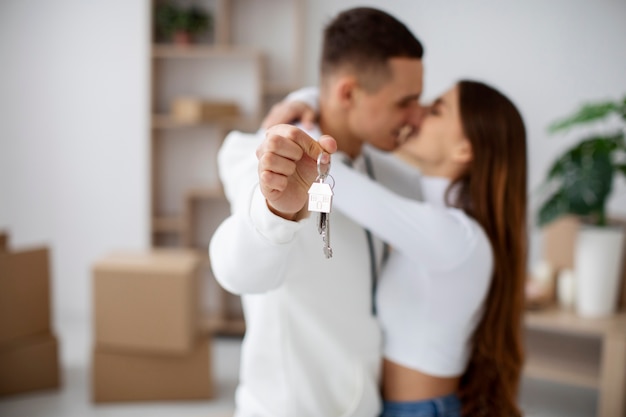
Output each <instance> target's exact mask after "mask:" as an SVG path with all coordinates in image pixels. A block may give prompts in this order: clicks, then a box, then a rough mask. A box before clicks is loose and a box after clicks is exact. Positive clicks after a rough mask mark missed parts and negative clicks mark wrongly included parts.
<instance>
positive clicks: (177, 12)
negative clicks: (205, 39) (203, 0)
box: [155, 2, 213, 45]
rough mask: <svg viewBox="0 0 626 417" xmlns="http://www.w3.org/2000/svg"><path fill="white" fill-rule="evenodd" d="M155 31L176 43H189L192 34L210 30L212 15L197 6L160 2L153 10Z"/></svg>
mask: <svg viewBox="0 0 626 417" xmlns="http://www.w3.org/2000/svg"><path fill="white" fill-rule="evenodd" d="M155 26H156V29H157V32H158V33H159V34H160V35H162V36H165V37H166V38H168V39H173V40H174V42H175V43H176V44H179V45H189V44H190V43H191V42H192V40H193V38H194V36H197V35H199V34H201V33H204V32H206V31H208V30H210V29H211V28H212V26H213V18H212V16H211V15H210V14H209V13H207V12H206V11H204V10H203V9H201V8H199V7H198V6H195V5H194V6H191V7H183V6H180V5H178V4H176V3H174V2H166V3H161V4H159V5H158V6H157V8H156V12H155Z"/></svg>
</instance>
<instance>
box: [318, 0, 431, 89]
mask: <svg viewBox="0 0 626 417" xmlns="http://www.w3.org/2000/svg"><path fill="white" fill-rule="evenodd" d="M423 54H424V49H423V47H422V44H421V43H420V41H419V40H418V39H417V38H416V37H415V36H414V35H413V34H412V33H411V31H410V30H409V29H408V28H407V27H406V26H405V25H404V24H403V23H402V22H400V21H399V20H398V19H396V18H395V17H393V16H391V15H389V14H387V13H385V12H383V11H381V10H377V9H374V8H370V7H357V8H353V9H348V10H345V11H343V12H341V13H339V15H337V17H335V18H334V19H333V20H332V21H331V22H330V23H329V24H328V26H326V29H325V30H324V44H323V47H322V60H321V61H322V62H321V75H322V79H324V78H325V77H327V76H328V75H330V74H332V73H334V72H336V71H337V70H339V69H348V70H350V71H352V72H354V73H355V74H356V75H357V78H358V79H359V82H360V83H362V84H363V85H362V86H363V87H364V88H367V89H370V90H376V89H378V87H379V86H380V85H381V84H382V83H383V82H384V81H386V80H387V79H388V78H389V77H390V75H391V72H390V69H389V66H388V62H389V60H390V59H391V58H414V59H421V58H422V56H423Z"/></svg>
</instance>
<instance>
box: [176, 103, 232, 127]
mask: <svg viewBox="0 0 626 417" xmlns="http://www.w3.org/2000/svg"><path fill="white" fill-rule="evenodd" d="M171 111H172V117H173V118H174V120H175V121H177V122H180V123H200V122H203V121H208V120H216V119H221V118H225V117H236V116H238V115H239V106H238V105H237V103H234V102H230V101H206V100H201V99H197V98H191V97H181V98H177V99H175V100H174V101H173V102H172V109H171Z"/></svg>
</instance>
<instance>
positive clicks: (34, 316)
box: [0, 248, 50, 346]
mask: <svg viewBox="0 0 626 417" xmlns="http://www.w3.org/2000/svg"><path fill="white" fill-rule="evenodd" d="M49 330H50V270H49V254H48V249H46V248H40V249H30V250H23V251H18V252H2V253H0V346H2V345H3V344H6V343H8V342H11V341H13V340H16V339H20V338H24V337H28V336H32V335H36V334H40V333H47V332H49Z"/></svg>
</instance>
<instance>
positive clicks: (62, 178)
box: [0, 0, 626, 417]
mask: <svg viewBox="0 0 626 417" xmlns="http://www.w3.org/2000/svg"><path fill="white" fill-rule="evenodd" d="M157 4H162V2H152V1H150V0H107V1H84V0H82V1H81V0H50V1H43V0H2V1H0V57H2V58H1V59H2V61H1V64H0V132H1V133H0V230H4V231H5V232H6V233H7V235H8V236H9V247H10V248H13V249H15V250H17V249H20V248H25V247H31V246H36V245H45V246H47V247H48V248H49V249H50V257H49V265H50V271H49V272H50V299H51V311H50V317H51V326H52V328H54V329H56V331H57V333H58V335H59V339H60V340H59V346H60V347H59V349H60V358H61V368H62V369H64V370H65V371H62V372H67V370H68V369H71V370H72V372H71V373H66V374H64V375H65V376H64V384H63V387H62V388H61V394H59V393H47V394H41V395H43V397H42V396H41V395H40V396H37V394H29V395H26V396H18V397H9V398H8V399H0V415H3V416H4V415H7V416H9V415H33V416H34V415H41V416H44V415H46V416H48V415H72V414H71V413H77V414H76V415H91V414H89V413H91V412H98V413H101V414H97V415H108V414H109V413H110V414H111V415H135V414H132V413H137V415H143V414H142V413H144V412H146V410H149V411H150V412H151V413H153V414H154V413H157V412H159V411H157V410H163V409H165V410H168V412H170V411H171V412H176V413H177V415H207V416H208V415H218V414H210V413H209V411H207V410H209V408H208V407H210V406H211V405H210V404H211V401H208V402H207V403H205V402H202V401H201V402H200V403H194V405H193V406H191V408H189V409H188V410H189V411H183V410H182V409H179V408H169V409H168V408H167V407H171V406H170V405H167V406H162V407H155V406H150V407H153V408H143V409H142V408H131V409H128V408H123V407H122V408H104V409H103V408H99V409H98V408H96V409H95V410H96V411H92V408H91V407H92V406H91V405H90V395H89V393H88V392H87V391H88V390H89V388H88V387H87V388H81V389H80V390H79V391H72V392H74V393H73V394H72V395H74V396H75V397H63V398H66V400H64V401H59V400H57V399H55V398H56V397H55V396H59V395H66V394H65V393H66V392H67V391H68V390H74V388H72V387H73V386H74V385H73V384H74V383H76V384H79V383H85V384H87V385H88V384H89V381H88V379H89V377H88V375H89V366H90V364H89V361H90V349H92V344H93V343H92V338H93V336H92V332H93V328H92V323H93V320H94V317H93V314H94V313H93V312H94V306H93V300H94V298H95V295H94V292H93V288H92V284H93V282H94V281H93V279H94V269H93V268H94V265H95V264H96V263H97V262H98V261H99V260H102V259H103V257H105V256H106V255H107V254H109V253H111V252H112V251H116V250H148V249H150V248H152V247H182V248H187V249H192V250H193V251H195V252H201V253H202V252H204V253H205V252H206V246H207V245H208V241H209V239H210V235H211V231H212V230H213V229H214V227H215V225H216V224H218V223H219V221H220V219H221V218H223V216H224V215H225V214H226V213H227V207H226V206H225V204H224V202H223V200H222V198H221V197H220V196H221V194H220V191H219V183H218V179H217V174H216V169H215V152H216V151H217V149H218V148H219V144H220V141H221V139H222V138H223V136H224V135H225V134H226V133H227V132H228V131H229V130H230V129H233V128H238V129H243V130H250V131H253V130H254V129H255V126H256V125H257V123H258V122H259V120H260V117H261V116H262V115H263V114H264V113H265V111H267V109H268V108H269V106H270V105H271V104H272V103H273V102H275V101H276V100H279V99H280V98H282V97H283V96H284V95H285V94H286V93H287V92H289V91H290V90H292V89H295V88H299V87H302V86H308V85H315V84H316V83H317V80H318V74H317V71H318V64H317V62H318V58H319V52H320V40H321V33H322V29H323V27H324V25H325V23H326V22H328V20H329V19H330V18H332V17H333V16H334V15H335V14H336V13H337V12H339V11H341V10H343V9H346V8H349V7H353V6H358V5H368V6H374V7H378V8H380V9H383V10H385V11H388V12H390V13H391V14H393V15H395V16H396V17H398V18H400V19H401V20H402V21H403V22H405V23H406V24H407V26H409V28H410V29H411V30H412V31H413V32H414V33H415V34H416V35H417V37H418V38H419V39H420V40H421V41H422V43H423V44H424V46H425V58H424V65H425V80H424V81H425V82H424V85H425V90H424V94H425V100H430V99H433V98H435V97H436V96H437V95H439V94H440V93H442V92H444V91H445V90H446V89H447V88H448V87H449V86H451V85H452V84H453V83H454V82H455V81H456V80H458V79H460V78H471V79H477V80H482V81H486V82H488V83H489V84H492V85H494V86H495V87H497V88H499V89H500V90H501V91H503V92H504V93H505V94H507V95H508V96H509V97H510V98H511V99H512V101H513V102H514V103H516V104H517V106H518V108H519V109H520V110H521V112H522V115H523V117H524V120H525V123H526V127H527V133H528V146H529V189H528V192H529V196H530V199H529V204H530V206H529V215H530V218H529V225H530V230H529V233H530V236H531V248H530V257H529V267H530V269H531V270H533V269H534V270H536V268H534V267H535V266H536V265H537V264H538V263H540V262H542V261H543V260H545V259H544V258H545V256H544V254H545V252H546V247H545V245H544V243H545V239H544V229H542V228H540V227H539V226H537V218H538V215H537V213H538V210H539V208H540V205H541V203H542V198H541V197H539V196H538V194H537V190H538V188H539V186H540V184H542V182H543V181H544V179H545V178H546V174H547V172H548V169H549V168H550V166H551V164H552V163H553V161H554V160H555V159H556V158H558V157H559V156H561V155H562V154H563V152H564V151H565V150H567V149H568V148H569V147H571V146H573V145H575V144H576V143H578V141H579V139H580V137H581V133H580V132H579V131H567V132H565V133H562V134H560V133H559V134H549V133H548V126H549V125H550V124H551V123H553V122H554V121H556V120H560V119H562V118H563V117H564V116H568V115H571V114H573V113H574V112H575V111H576V110H577V109H578V108H580V106H581V105H583V104H585V103H591V102H603V101H613V102H618V103H621V102H623V100H624V98H625V96H626V48H625V47H624V41H625V40H626V25H625V24H624V22H626V2H625V1H623V0H599V1H594V2H590V1H585V0H552V1H549V2H546V1H539V0H525V1H521V0H519V1H510V2H501V1H497V0H472V1H462V0H451V1H446V2H432V1H422V0H386V1H382V0H379V1H351V0H332V1H331V0H316V1H313V0H213V1H211V0H204V1H197V2H191V1H178V2H176V4H178V5H180V6H181V7H188V6H190V5H197V6H199V7H200V8H201V9H202V10H205V11H206V12H208V14H209V19H208V22H207V21H204V25H205V26H206V29H207V30H205V31H202V32H199V33H198V34H197V35H196V36H195V37H192V39H191V41H190V42H191V43H190V45H187V46H185V45H183V46H181V45H180V44H178V43H177V42H185V41H184V40H182V41H181V40H175V39H174V36H173V33H170V32H168V29H167V28H164V27H157V26H158V25H157V23H156V18H157V16H159V14H158V13H156V12H155V11H156V6H157ZM161 11H163V10H161ZM202 25H203V22H202V19H200V26H202ZM602 123H604V124H603V125H602V126H603V129H604V128H606V129H611V128H614V127H615V128H617V129H619V126H620V125H619V123H620V122H619V120H618V118H609V119H608V121H607V122H602ZM607 201H608V203H607V206H606V209H607V212H608V213H609V215H610V216H612V217H623V218H626V182H625V181H624V176H619V175H617V176H616V177H615V181H614V182H613V185H612V190H611V193H610V196H609V198H608V200H607ZM558 245H559V244H558V243H557V246H558ZM199 256H200V255H199ZM620 256H621V255H620ZM200 257H201V256H200ZM200 263H201V267H200V270H201V273H200V275H201V281H202V288H203V289H202V295H201V301H200V304H201V309H202V311H203V312H204V317H209V318H210V320H209V322H208V324H207V323H205V327H204V329H205V331H206V332H208V333H211V334H213V333H214V334H215V335H216V336H215V340H216V341H217V342H218V343H217V344H215V350H214V352H213V361H214V365H215V368H214V374H213V378H214V379H215V380H216V381H217V382H216V384H217V385H216V386H217V387H218V388H217V392H218V394H217V400H215V399H214V400H213V402H215V401H218V402H219V407H218V408H219V409H218V410H217V412H218V413H222V412H224V413H228V412H229V410H230V408H229V407H231V403H232V389H233V387H234V384H235V381H236V372H237V363H236V362H237V360H238V343H239V342H240V339H239V337H240V334H241V331H242V329H241V319H240V315H238V314H239V313H238V305H237V300H235V299H229V298H228V297H227V296H225V295H224V294H222V293H221V292H220V291H219V289H217V288H216V286H215V284H214V283H213V282H212V280H211V277H210V269H209V268H208V266H207V262H206V259H201V260H200ZM552 266H553V267H554V265H552ZM554 272H555V271H554V270H553V269H552V270H551V273H554ZM620 288H621V287H620ZM620 291H621V290H620ZM622 308H623V307H622ZM231 318H232V320H231ZM220 320H221V321H220ZM537 320H541V319H540V318H539V319H537ZM620 320H621V319H620ZM534 323H535V324H536V326H538V327H537V328H539V329H540V330H541V331H543V330H545V326H547V327H550V326H551V325H545V326H544V324H542V323H543V322H541V321H539V322H534ZM537 323H538V324H537ZM618 323H620V324H624V323H626V322H624V321H621V322H618ZM542 326H544V327H542ZM558 326H559V325H557V327H558ZM573 326H574V327H576V325H573ZM585 326H586V324H585ZM598 326H599V327H598ZM598 326H592V327H593V328H601V330H598V331H597V332H594V331H591V332H590V333H585V337H586V338H587V339H588V338H589V337H590V336H589V334H591V335H592V336H593V337H597V338H598V340H599V341H598V344H597V345H593V346H591V347H590V348H589V349H587V350H591V351H593V352H594V353H593V355H596V356H595V362H598V363H600V365H594V366H596V368H597V367H598V366H600V368H598V369H600V371H598V370H597V369H596V371H593V372H596V374H594V375H595V377H594V378H595V379H593V380H592V382H588V381H587V380H584V381H583V382H582V383H578V384H573V385H574V386H573V387H569V388H568V387H566V386H567V384H562V382H563V380H565V382H567V379H568V378H569V376H567V375H566V376H564V377H561V378H560V380H559V377H558V376H557V377H556V378H552V379H553V380H554V379H556V381H557V382H558V381H560V383H558V384H553V383H552V382H546V381H547V380H550V378H538V379H537V380H536V381H534V382H533V381H531V382H528V381H525V383H524V387H523V388H524V390H523V401H524V404H525V406H526V410H527V411H528V413H529V415H536V416H548V415H550V416H552V415H562V416H565V415H567V416H572V415H581V416H582V415H596V413H599V411H597V410H598V409H602V407H601V406H600V404H602V400H601V392H602V389H603V387H605V386H607V385H606V384H609V383H611V382H610V381H612V380H606V379H605V378H606V375H603V374H602V373H601V369H602V363H603V362H602V361H603V360H605V359H604V358H606V355H605V356H602V355H603V353H602V352H604V350H603V349H605V348H606V347H605V345H603V344H602V343H603V342H602V340H603V339H602V338H603V337H604V335H605V330H604V329H605V327H602V326H603V325H598ZM610 326H614V325H613V324H611V325H610ZM610 326H609V327H610ZM624 328H626V324H624ZM207 329H208V330H207ZM583 333H584V332H583ZM620 337H621V336H620ZM587 339H585V340H587ZM619 340H622V339H619ZM594 343H595V342H594ZM619 343H622V344H623V345H626V342H623V341H620V342H618V344H619ZM568 344H571V343H568ZM619 346H622V345H619ZM624 349H626V348H624ZM616 352H617V354H616V357H617V358H618V359H617V362H614V366H617V367H618V369H619V366H621V367H622V369H623V368H624V367H626V357H622V356H620V355H621V354H622V353H623V352H624V350H619V349H617V351H616ZM625 355H626V354H625ZM594 369H595V368H594ZM0 373H2V370H1V369H0ZM557 373H558V372H557ZM220 378H222V380H223V381H226V382H223V383H220ZM625 380H626V376H624V375H623V372H622V373H621V374H619V372H618V375H617V381H621V384H622V385H621V387H622V389H623V387H624V384H625V382H624V381H625ZM607 381H609V382H607ZM546 384H547V385H546ZM603 384H604V385H603ZM546 393H547V394H546ZM621 393H622V397H623V396H626V391H624V390H622V391H621ZM618 396H619V392H618ZM70 398H78V399H76V400H75V401H72V400H70ZM542 401H543V402H542ZM607 401H608V400H607ZM78 403H79V404H81V405H79V406H77V405H76V404H78ZM32 404H36V406H33V405H32ZM607 404H608V403H607ZM610 404H611V405H608V406H605V408H604V409H603V410H604V411H602V415H605V416H609V415H614V416H616V417H619V415H622V414H612V413H621V412H623V407H624V401H623V399H619V398H618V399H617V400H614V401H613V402H612V403H610ZM615 404H617V405H615ZM29 407H31V408H29ZM72 407H74V408H76V407H79V411H76V410H74V411H72ZM80 407H82V408H80ZM135 407H137V406H135ZM146 407H148V406H146ZM163 407H166V408H163ZM606 407H609V408H606ZM607 410H609V411H607ZM184 412H187V413H190V414H181V413H184ZM124 413H126V414H124ZM607 413H608V414H607ZM94 415H96V414H94ZM219 415H222V414H219ZM224 415H227V414H224ZM598 415H600V414H598Z"/></svg>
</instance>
